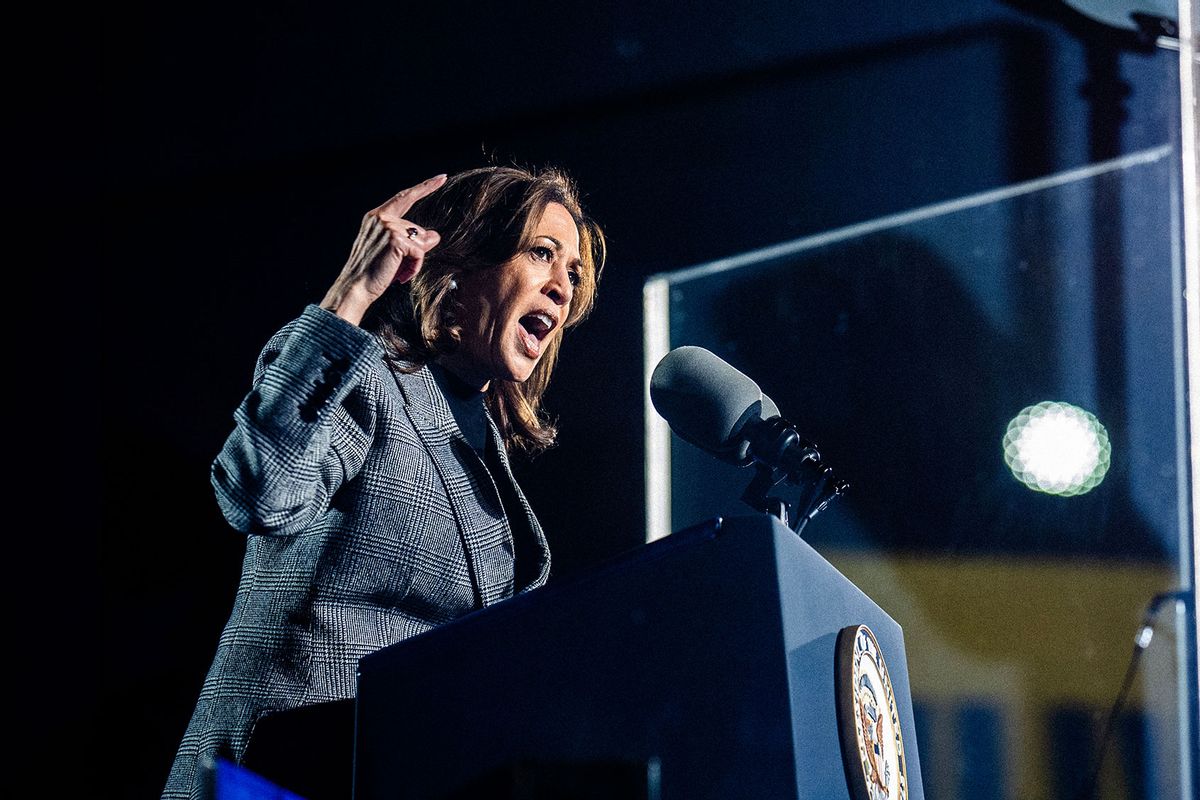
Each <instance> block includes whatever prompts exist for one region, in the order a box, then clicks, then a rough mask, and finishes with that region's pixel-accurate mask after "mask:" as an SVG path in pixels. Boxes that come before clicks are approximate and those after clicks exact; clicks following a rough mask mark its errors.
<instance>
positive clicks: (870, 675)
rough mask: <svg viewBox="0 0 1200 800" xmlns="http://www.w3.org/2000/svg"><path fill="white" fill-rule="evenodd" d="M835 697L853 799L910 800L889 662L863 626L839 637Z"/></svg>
mask: <svg viewBox="0 0 1200 800" xmlns="http://www.w3.org/2000/svg"><path fill="white" fill-rule="evenodd" d="M834 661H835V668H836V676H837V681H836V687H837V688H836V695H837V716H838V729H839V731H838V732H839V736H840V739H841V742H842V760H843V761H844V762H845V765H846V782H847V783H848V784H849V787H850V797H851V798H852V800H908V775H907V772H906V770H905V766H904V737H903V736H902V735H901V733H900V717H899V714H898V713H897V711H896V696H895V694H894V693H893V691H892V680H891V678H890V677H888V671H887V664H886V663H884V660H883V653H882V652H881V651H880V649H879V642H878V641H876V639H875V634H874V633H872V632H871V629H870V628H868V627H867V626H866V625H851V626H849V627H846V628H842V630H841V632H840V633H838V639H837V652H836V655H835V658H834Z"/></svg>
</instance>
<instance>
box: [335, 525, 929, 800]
mask: <svg viewBox="0 0 1200 800" xmlns="http://www.w3.org/2000/svg"><path fill="white" fill-rule="evenodd" d="M860 624H864V625H867V626H868V627H869V628H870V629H871V630H872V631H873V632H874V634H875V637H876V638H877V640H878V643H879V647H880V649H881V651H882V652H883V654H884V657H885V659H886V662H887V666H888V669H889V672H890V675H891V681H892V685H893V688H894V692H895V698H896V705H897V712H898V720H899V725H900V730H901V731H902V734H903V745H904V751H905V757H906V758H905V760H906V764H907V773H908V797H910V798H912V799H913V800H923V798H924V793H923V791H922V788H921V776H920V768H919V765H918V761H917V750H916V735H915V730H914V724H913V716H912V703H911V699H910V698H911V694H910V690H909V681H908V669H907V664H906V662H905V652H904V639H903V634H902V632H901V630H900V626H899V625H897V624H896V623H895V622H894V621H893V620H892V619H891V618H890V617H888V615H887V614H885V613H884V612H883V611H882V610H881V609H880V608H879V607H878V606H876V605H875V604H874V603H873V602H872V601H871V599H870V598H868V597H867V596H866V595H865V594H863V593H862V592H861V591H859V590H858V589H857V588H856V587H855V586H854V585H853V584H851V583H850V582H849V581H848V580H847V579H846V578H845V577H843V576H842V575H841V573H839V572H838V571H837V570H835V569H834V568H833V567H832V566H831V565H830V564H829V563H828V562H827V561H825V560H824V559H823V558H821V556H820V555H818V554H817V553H816V552H815V551H814V550H813V549H812V548H811V547H809V546H808V545H807V544H806V543H805V542H804V541H803V540H801V539H800V538H799V537H798V536H796V534H795V533H793V532H792V531H790V530H789V529H788V528H787V527H785V526H784V525H782V524H780V523H779V522H778V521H777V520H775V519H774V518H772V517H768V516H755V517H745V518H733V519H728V520H724V521H721V520H714V521H713V522H712V523H710V524H707V525H703V526H699V527H697V528H692V529H688V530H686V531H681V532H679V533H676V534H674V535H672V536H669V537H667V538H665V539H660V540H658V541H656V542H652V543H650V544H647V545H644V546H642V547H639V548H637V549H635V550H632V551H630V552H628V553H626V554H625V555H623V556H620V557H618V558H616V559H614V560H613V561H611V562H608V563H607V564H604V565H602V566H600V567H597V568H596V569H594V570H592V571H590V572H587V573H585V574H581V575H579V576H578V577H577V578H575V579H574V580H570V581H564V582H562V583H560V584H552V585H551V586H548V587H546V588H544V589H540V590H538V591H534V592H530V593H527V594H524V595H521V596H519V597H515V598H513V599H511V600H507V601H505V602H503V603H500V604H498V605H495V606H492V607H490V608H488V609H485V610H483V611H479V612H476V613H474V614H471V615H469V616H466V617H463V618H462V619H459V620H456V621H455V622H453V623H451V624H449V625H446V626H443V627H441V628H438V629H435V630H432V631H430V632H428V633H426V634H422V635H421V636H418V637H416V638H414V639H410V640H408V641H405V642H401V643H400V644H397V645H394V646H392V647H389V648H386V649H384V650H381V651H379V652H377V653H375V654H372V655H369V656H367V657H365V658H364V659H362V661H361V664H360V667H359V685H358V702H357V720H356V734H355V736H356V741H355V766H354V798H355V800H383V798H388V799H389V800H397V799H398V798H422V799H424V800H429V799H431V798H444V797H450V796H455V795H454V793H455V792H458V791H461V789H462V787H463V786H466V785H468V784H469V783H470V782H471V781H473V780H476V779H477V778H478V776H480V775H482V774H486V773H489V772H493V771H495V770H498V769H503V768H504V767H506V766H507V765H511V764H516V763H521V762H527V761H538V762H546V763H560V764H571V763H578V764H588V763H600V762H610V763H637V762H641V763H653V764H655V765H656V770H657V774H658V775H659V777H660V784H659V786H660V791H661V797H662V798H663V800H706V799H707V798H713V800H716V799H718V798H719V799H720V800H728V799H729V798H743V797H744V798H771V800H784V799H785V798H797V799H798V800H799V799H800V798H820V799H821V800H828V799H830V798H846V797H849V796H850V794H849V788H848V784H847V779H846V770H845V767H844V762H843V758H842V750H841V744H840V740H839V727H838V724H839V723H838V713H837V709H836V704H835V700H836V692H835V678H836V676H835V669H834V656H835V649H836V648H835V644H836V641H837V635H838V632H839V631H840V630H841V629H842V628H845V627H846V626H851V625H860ZM890 800H897V798H894V797H893V798H891V799H890Z"/></svg>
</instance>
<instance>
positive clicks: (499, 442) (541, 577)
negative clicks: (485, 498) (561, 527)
mask: <svg viewBox="0 0 1200 800" xmlns="http://www.w3.org/2000/svg"><path fill="white" fill-rule="evenodd" d="M488 428H489V430H491V433H492V444H493V446H495V448H496V452H497V453H498V454H499V455H500V464H501V466H503V467H504V474H503V475H500V476H497V477H496V480H505V481H508V482H509V483H510V484H511V485H512V487H513V492H514V493H515V494H516V496H517V500H519V501H520V502H521V511H522V512H523V513H524V514H525V518H526V519H528V520H529V529H530V530H531V531H533V536H534V538H535V539H536V540H537V553H538V565H537V577H536V578H535V579H534V580H533V581H532V582H531V583H530V584H529V585H528V586H518V587H516V590H517V591H518V592H523V591H527V590H529V589H536V588H537V587H539V586H542V585H544V584H545V583H546V581H547V580H548V579H549V578H550V545H549V543H548V542H547V541H546V534H545V533H544V532H543V531H542V526H541V525H540V524H539V523H538V520H537V517H536V516H535V515H534V513H533V509H532V508H531V507H530V505H529V501H528V500H526V499H525V493H524V492H523V491H521V485H520V484H519V483H517V480H516V478H514V477H513V474H512V467H510V466H509V463H508V453H507V452H506V451H505V449H504V439H503V438H502V437H501V436H500V429H499V428H498V427H497V426H496V423H495V421H494V420H493V419H492V415H491V414H490V413H489V414H488Z"/></svg>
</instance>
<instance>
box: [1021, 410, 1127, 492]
mask: <svg viewBox="0 0 1200 800" xmlns="http://www.w3.org/2000/svg"><path fill="white" fill-rule="evenodd" d="M1111 454H1112V448H1111V447H1110V446H1109V443H1108V432H1107V431H1105V430H1104V426H1103V425H1101V424H1100V421H1099V420H1097V419H1096V416H1095V415H1094V414H1091V413H1089V412H1087V411H1084V410H1083V409H1082V408H1079V407H1078V406H1073V405H1071V404H1070V403H1053V402H1049V401H1047V402H1044V403H1038V404H1037V405H1035V406H1029V407H1028V408H1026V409H1023V410H1022V411H1021V413H1020V414H1018V415H1017V416H1016V418H1015V419H1013V421H1012V422H1010V423H1008V430H1007V432H1006V433H1005V434H1004V463H1006V464H1008V468H1009V469H1011V470H1012V473H1013V475H1015V476H1016V478H1017V480H1019V481H1020V482H1021V483H1023V484H1025V485H1026V486H1028V487H1029V488H1030V489H1033V490H1035V491H1038V492H1046V493H1047V494H1056V495H1062V496H1064V497H1071V496H1073V495H1077V494H1084V493H1085V492H1090V491H1091V490H1092V489H1094V488H1096V486H1097V485H1099V483H1100V481H1102V480H1104V474H1105V473H1106V472H1108V465H1109V460H1110V456H1111Z"/></svg>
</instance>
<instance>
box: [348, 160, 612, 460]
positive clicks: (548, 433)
mask: <svg viewBox="0 0 1200 800" xmlns="http://www.w3.org/2000/svg"><path fill="white" fill-rule="evenodd" d="M550 203H559V204H561V205H562V206H563V207H564V208H566V209H567V211H569V212H570V214H571V216H572V217H573V218H574V220H575V224H576V226H577V227H578V228H579V257H580V261H581V262H582V264H581V266H580V270H579V272H580V282H579V284H578V285H577V286H576V287H575V290H574V293H573V294H572V298H571V307H570V309H569V311H568V313H567V319H566V321H565V323H564V328H565V329H570V328H573V327H574V326H576V325H578V324H579V323H580V322H582V321H583V320H584V318H586V317H587V315H588V314H589V313H590V312H591V310H592V307H593V305H594V304H595V301H596V283H597V281H598V280H599V278H600V272H601V270H602V269H603V267H604V259H605V242H604V233H603V232H602V231H601V229H600V226H599V225H597V224H596V223H595V222H594V221H593V220H592V219H590V218H589V217H588V216H587V215H586V214H584V212H583V209H582V207H581V205H580V202H579V191H578V189H577V188H576V186H575V184H574V182H573V181H572V180H571V179H570V178H569V177H568V176H567V175H566V174H564V173H563V172H561V171H560V170H558V169H554V168H542V169H539V170H536V171H534V170H529V169H525V168H521V167H499V166H494V167H481V168H479V169H473V170H468V171H466V172H460V173H458V174H456V175H452V176H451V177H450V178H449V179H448V180H447V181H446V183H445V185H443V186H442V188H440V189H438V190H437V191H436V192H434V193H433V194H431V195H429V196H428V197H425V198H422V199H421V200H419V201H417V203H416V204H415V205H414V206H413V207H412V209H411V210H410V211H409V212H408V213H407V214H406V215H405V218H406V219H409V220H411V221H413V222H415V223H417V224H418V225H420V226H422V227H424V228H432V229H433V230H436V231H437V232H438V233H439V234H441V237H442V238H441V242H440V243H439V244H438V246H437V247H436V248H434V249H433V250H431V251H430V252H429V254H428V255H427V256H426V257H425V263H424V264H423V265H422V267H421V271H420V272H419V273H417V275H416V277H414V278H413V279H412V280H411V281H409V282H408V283H406V284H396V285H394V286H392V287H391V288H390V289H388V290H387V291H386V292H385V293H384V294H383V296H382V297H381V298H380V299H379V300H378V301H377V302H375V303H374V304H373V305H372V306H371V308H370V309H369V310H368V311H367V314H366V316H365V317H364V318H363V323H362V324H363V327H364V328H367V329H368V330H372V331H374V332H375V333H377V334H378V335H379V337H380V338H381V339H382V340H383V342H384V344H385V345H387V346H388V348H389V349H390V350H391V351H392V352H391V353H390V354H389V361H390V362H391V363H392V365H393V367H395V368H396V369H399V370H401V371H403V372H416V371H417V370H418V369H420V368H421V367H422V366H423V365H425V364H426V363H428V362H430V361H435V360H437V358H438V356H440V355H443V354H446V353H450V352H453V351H454V349H455V348H456V347H457V346H458V344H459V342H460V341H461V336H462V327H461V326H460V325H459V324H458V318H459V314H460V313H461V311H462V306H461V305H460V304H459V303H458V302H457V301H456V300H455V297H454V291H453V286H454V283H453V282H454V279H455V277H456V276H459V275H462V274H465V273H469V272H477V271H485V270H490V269H495V268H496V267H498V266H499V265H501V264H503V263H505V262H507V261H509V260H510V259H512V258H513V257H515V256H516V255H518V254H519V253H522V252H524V251H525V250H527V249H528V248H529V247H532V246H533V237H534V233H535V232H536V229H537V223H538V221H539V220H540V219H541V217H542V212H543V211H545V209H546V206H547V205H549V204H550ZM561 344H562V336H556V337H554V338H553V339H552V340H551V342H550V343H549V345H547V347H546V349H545V351H544V352H543V353H542V357H541V359H540V360H539V361H538V363H537V366H536V367H534V370H533V373H532V374H531V375H530V376H529V378H528V379H527V380H525V381H523V382H517V381H502V380H493V381H492V382H491V384H490V385H489V386H488V390H487V398H486V402H487V404H488V409H489V410H490V412H491V414H492V418H493V419H495V421H496V424H497V426H498V427H499V428H500V433H501V436H502V437H503V438H504V443H505V446H506V447H507V448H508V450H509V451H510V452H512V451H522V452H524V453H526V454H527V455H530V456H532V455H535V454H537V453H539V452H541V451H543V450H545V449H546V448H548V447H552V446H553V445H554V442H555V437H556V436H557V433H558V431H557V429H556V428H555V426H554V424H553V422H552V421H551V420H550V418H549V417H548V415H547V414H546V412H545V410H544V409H543V408H542V395H543V394H544V393H545V391H546V388H547V387H548V386H549V385H550V376H551V374H552V373H553V372H554V366H555V364H556V363H557V362H558V351H559V347H560V346H561Z"/></svg>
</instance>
